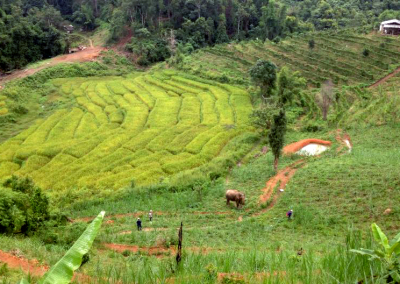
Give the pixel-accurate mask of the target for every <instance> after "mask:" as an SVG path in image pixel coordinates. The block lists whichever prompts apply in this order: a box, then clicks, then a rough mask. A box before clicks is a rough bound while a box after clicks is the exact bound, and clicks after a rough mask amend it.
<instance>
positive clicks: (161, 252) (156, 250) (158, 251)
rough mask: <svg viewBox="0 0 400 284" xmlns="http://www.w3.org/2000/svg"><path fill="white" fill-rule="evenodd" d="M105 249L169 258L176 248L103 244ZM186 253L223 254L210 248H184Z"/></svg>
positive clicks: (217, 249) (220, 250)
mask: <svg viewBox="0 0 400 284" xmlns="http://www.w3.org/2000/svg"><path fill="white" fill-rule="evenodd" d="M102 245H103V246H104V247H105V248H106V249H109V250H113V251H116V252H119V253H123V252H125V251H130V252H133V253H137V252H142V253H147V254H149V255H155V256H156V257H164V256H169V255H171V254H175V253H176V251H177V250H176V246H170V247H169V248H167V247H164V246H152V247H139V246H137V245H126V244H114V243H103V244H102ZM184 249H185V250H187V251H190V252H195V253H201V254H208V253H210V252H224V251H225V250H224V249H219V248H210V247H185V248H184Z"/></svg>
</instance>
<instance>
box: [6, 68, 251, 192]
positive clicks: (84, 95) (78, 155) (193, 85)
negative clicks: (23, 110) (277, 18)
mask: <svg viewBox="0 0 400 284" xmlns="http://www.w3.org/2000/svg"><path fill="white" fill-rule="evenodd" d="M52 83H53V84H54V85H55V86H56V87H57V88H58V89H59V92H60V93H62V94H63V96H69V97H70V98H71V100H74V101H75V103H74V107H73V108H72V109H59V110H57V111H56V112H54V113H53V114H52V115H51V116H50V117H48V118H46V119H41V120H37V121H36V123H35V124H34V125H33V126H31V127H30V128H29V129H27V130H25V131H24V132H22V133H20V134H19V135H17V136H16V137H14V138H12V139H10V140H8V141H7V142H5V143H3V144H2V145H0V178H5V177H7V176H10V175H12V174H17V175H21V176H30V177H32V178H33V180H34V181H35V182H36V183H37V184H38V185H39V186H41V187H43V188H45V189H53V190H54V191H58V192H62V191H63V190H65V189H69V188H74V187H76V188H84V187H85V188H92V189H109V190H112V189H118V188H121V187H124V186H127V185H131V184H132V182H133V183H134V184H135V185H146V184H153V183H157V182H160V181H161V180H165V179H169V178H172V177H173V176H174V175H176V174H177V173H181V172H189V173H192V172H197V173H199V172H200V173H207V172H208V170H209V169H210V167H213V166H214V167H219V166H220V165H221V164H223V163H224V162H225V161H227V160H232V159H233V160H235V159H238V158H239V157H240V156H241V155H244V154H245V152H246V151H247V150H250V149H247V148H246V147H237V146H238V145H242V141H250V140H251V141H254V139H256V135H255V134H254V133H253V132H252V129H251V127H250V122H249V114H250V112H251V111H252V105H251V101H250V97H249V95H248V93H247V92H245V91H244V90H243V89H241V88H238V87H234V86H231V85H224V84H218V83H212V82H210V81H207V80H203V79H200V78H197V77H193V76H188V75H185V74H179V73H176V72H174V71H169V70H166V71H162V72H157V73H154V74H150V73H146V74H143V75H140V76H139V75H137V74H136V75H132V76H128V77H127V78H122V77H106V78H104V77H103V78H90V79H88V78H68V79H55V80H53V81H52ZM252 139H253V140H252ZM246 145H248V147H251V143H248V144H246Z"/></svg>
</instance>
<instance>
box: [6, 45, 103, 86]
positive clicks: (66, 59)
mask: <svg viewBox="0 0 400 284" xmlns="http://www.w3.org/2000/svg"><path fill="white" fill-rule="evenodd" d="M103 50H106V48H103V47H88V48H87V49H85V50H82V51H79V52H76V53H72V54H65V55H60V56H57V57H54V58H52V59H50V61H49V62H48V63H47V64H45V65H43V66H40V67H37V68H33V69H25V70H17V71H15V72H13V73H12V74H11V75H8V76H4V77H0V86H1V85H4V84H5V83H7V82H8V81H10V80H14V79H20V78H25V77H27V76H30V75H33V74H35V73H37V72H39V71H41V70H43V69H45V68H48V67H51V66H55V65H57V64H60V63H74V62H87V61H92V60H94V59H96V58H97V57H99V56H100V53H101V52H102V51H103Z"/></svg>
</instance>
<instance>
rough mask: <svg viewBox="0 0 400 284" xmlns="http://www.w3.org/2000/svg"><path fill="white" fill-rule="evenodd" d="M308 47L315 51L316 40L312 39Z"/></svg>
mask: <svg viewBox="0 0 400 284" xmlns="http://www.w3.org/2000/svg"><path fill="white" fill-rule="evenodd" d="M308 47H309V48H310V49H314V47H315V40H314V39H310V40H309V41H308Z"/></svg>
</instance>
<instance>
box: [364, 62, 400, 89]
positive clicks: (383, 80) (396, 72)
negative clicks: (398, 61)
mask: <svg viewBox="0 0 400 284" xmlns="http://www.w3.org/2000/svg"><path fill="white" fill-rule="evenodd" d="M398 73H400V67H398V68H397V69H396V70H394V71H393V72H392V73H390V74H388V75H386V76H385V77H383V78H381V79H379V80H378V81H376V82H375V83H373V84H372V85H370V86H369V87H368V89H369V88H375V87H377V86H379V85H381V84H383V83H385V82H386V81H387V80H389V79H390V78H392V77H394V76H395V75H397V74H398Z"/></svg>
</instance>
